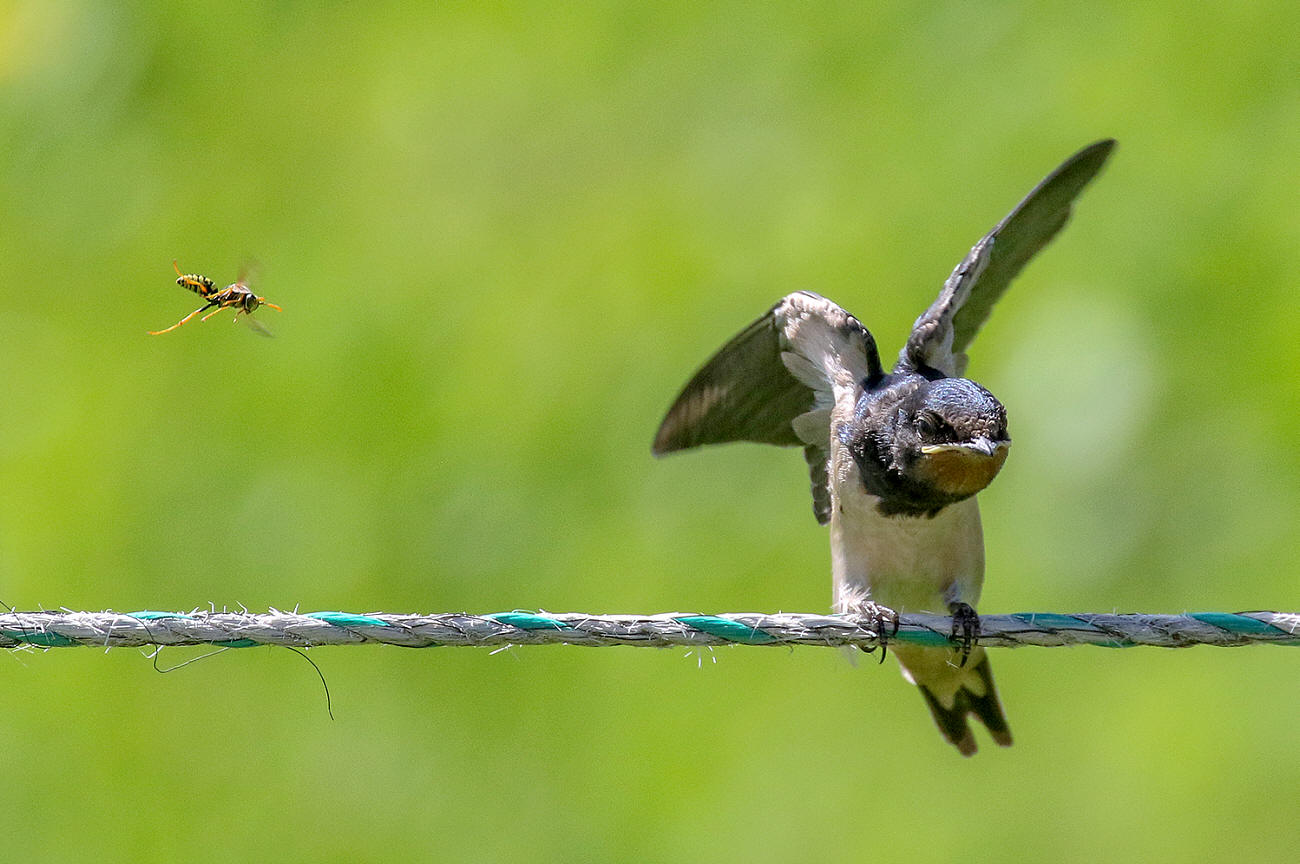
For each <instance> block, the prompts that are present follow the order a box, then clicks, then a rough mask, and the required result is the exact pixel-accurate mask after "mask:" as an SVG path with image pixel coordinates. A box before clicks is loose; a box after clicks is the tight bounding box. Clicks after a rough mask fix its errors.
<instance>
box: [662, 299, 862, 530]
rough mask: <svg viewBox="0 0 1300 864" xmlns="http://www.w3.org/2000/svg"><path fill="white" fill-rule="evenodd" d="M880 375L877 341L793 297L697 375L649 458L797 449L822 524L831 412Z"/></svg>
mask: <svg viewBox="0 0 1300 864" xmlns="http://www.w3.org/2000/svg"><path fill="white" fill-rule="evenodd" d="M881 374H882V371H881V367H880V357H879V355H878V354H877V352H876V343H875V340H874V339H872V338H871V334H870V333H869V332H868V331H867V328H865V327H863V326H862V324H861V323H859V322H858V320H857V319H856V318H854V317H853V316H852V315H850V314H849V313H847V312H845V311H844V310H843V309H841V308H840V307H839V306H838V305H836V304H835V303H832V302H831V301H830V300H827V299H826V298H825V297H821V296H819V295H817V294H813V293H812V292H810V291H799V292H796V293H794V294H790V295H788V296H787V297H785V298H783V299H782V300H781V302H779V303H777V304H776V305H775V306H773V307H772V309H771V310H770V311H768V312H767V314H765V315H763V316H762V317H761V318H759V319H758V320H757V321H755V322H754V323H753V324H750V325H749V326H748V327H746V328H745V329H744V330H742V331H741V332H740V333H739V334H737V335H736V337H735V338H733V339H732V340H731V341H730V342H728V343H727V344H726V345H724V346H723V347H722V350H721V351H719V352H718V353H717V354H715V355H714V356H713V358H712V359H711V360H709V362H708V363H706V364H704V367H703V368H702V369H700V371H699V372H697V373H695V377H694V378H692V379H691V380H690V382H689V383H688V384H687V385H686V386H685V387H684V388H683V389H682V392H681V394H680V395H679V396H678V397H677V400H676V401H675V402H674V403H673V405H672V407H671V408H669V409H668V414H667V415H666V416H665V417H664V420H663V423H661V424H660V425H659V431H658V433H657V434H656V435H655V440H654V448H653V449H654V454H655V455H656V456H662V455H664V454H665V453H671V452H673V451H675V450H686V449H688V448H691V447H698V446H700V445H703V444H721V443H723V442H727V441H757V442H759V443H761V444H776V445H778V446H802V447H803V448H804V455H805V457H806V458H807V460H808V465H809V469H810V470H811V473H812V486H813V509H814V512H815V513H816V515H817V519H818V521H819V522H822V523H823V524H824V523H825V522H826V521H827V520H829V519H830V492H829V490H828V488H827V484H826V470H827V469H826V460H827V457H828V454H829V450H830V423H831V409H832V408H833V407H834V406H835V403H836V401H837V400H838V399H843V398H848V399H855V398H856V395H855V394H856V393H858V392H861V388H862V386H863V385H864V383H865V382H867V381H874V380H877V379H879V378H880V377H881ZM850 404H852V403H850Z"/></svg>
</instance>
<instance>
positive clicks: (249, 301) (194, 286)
mask: <svg viewBox="0 0 1300 864" xmlns="http://www.w3.org/2000/svg"><path fill="white" fill-rule="evenodd" d="M172 269H173V270H175V271H176V284H177V285H180V286H181V287H182V288H188V289H190V290H191V291H193V292H194V293H195V294H197V295H199V296H200V297H202V298H203V299H204V300H206V301H208V302H207V303H206V304H205V305H203V306H200V307H199V308H198V309H195V310H194V311H193V312H191V313H190V314H188V315H186V316H185V317H184V318H182V319H181V320H179V321H177V322H176V323H175V324H173V325H172V326H170V327H168V328H167V329H166V330H150V331H149V335H150V336H161V335H162V334H163V333H170V332H171V331H173V330H175V329H176V328H177V327H179V326H181V325H182V324H184V323H185V322H186V321H188V320H190V319H191V318H193V317H194V316H195V315H198V314H200V313H202V312H207V310H209V309H211V310H212V311H211V312H208V314H207V315H204V316H203V317H202V318H200V319H199V320H200V321H207V320H208V319H209V318H211V317H212V316H213V315H216V314H217V313H218V312H220V311H221V310H222V309H229V308H231V307H234V310H235V319H236V320H238V319H239V315H240V313H241V312H242V313H243V314H244V315H245V316H246V317H245V319H244V320H246V321H247V322H248V326H250V327H252V328H253V329H254V330H256V331H257V332H258V333H260V334H262V335H263V336H270V335H271V331H269V330H267V329H266V328H265V327H264V326H262V323H261V322H260V321H258V320H257V319H256V318H253V317H252V313H253V310H254V309H256V308H257V307H258V306H270V307H271V308H272V309H277V310H278V309H280V307H279V306H277V305H275V304H274V303H271V302H270V301H268V300H267V299H266V298H265V297H259V296H258V295H256V294H254V293H253V291H252V289H251V288H249V287H248V284H247V283H246V282H245V281H244V279H245V277H244V276H243V275H241V276H240V277H239V280H238V281H236V282H232V283H231V284H229V285H227V286H226V287H225V288H222V289H221V290H220V291H214V290H213V288H215V287H216V283H215V282H213V281H212V280H211V279H209V278H208V277H207V276H200V275H198V274H197V273H182V272H181V268H180V266H179V265H178V264H177V263H176V261H175V260H174V259H173V260H172ZM214 307H215V308H214Z"/></svg>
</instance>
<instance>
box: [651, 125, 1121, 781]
mask: <svg viewBox="0 0 1300 864" xmlns="http://www.w3.org/2000/svg"><path fill="white" fill-rule="evenodd" d="M1115 147H1116V142H1115V141H1114V140H1113V139H1109V138H1108V139H1103V140H1100V141H1097V142H1095V143H1093V144H1090V145H1088V146H1087V147H1084V148H1083V149H1082V150H1080V151H1078V152H1077V153H1075V154H1074V155H1072V156H1070V157H1069V158H1068V159H1066V160H1065V161H1064V162H1062V163H1061V164H1060V165H1059V166H1058V167H1057V168H1056V169H1055V170H1054V171H1052V172H1051V173H1050V174H1048V175H1047V177H1045V178H1044V179H1043V180H1042V181H1041V182H1040V183H1039V184H1038V185H1037V186H1035V187H1034V188H1033V189H1032V190H1031V191H1030V192H1029V194H1028V195H1026V196H1025V197H1024V199H1023V200H1021V201H1020V203H1019V204H1018V205H1017V206H1016V207H1015V208H1014V209H1013V210H1012V211H1011V212H1010V214H1008V215H1007V216H1006V217H1005V218H1004V219H1002V221H1000V222H999V223H998V224H997V225H996V226H994V228H993V229H992V230H991V231H989V232H988V233H987V234H985V235H984V236H983V237H982V238H981V239H980V240H979V242H977V243H976V244H975V245H974V246H973V247H972V248H971V250H970V252H969V254H967V255H966V257H965V258H963V259H962V261H961V263H959V264H958V265H957V267H956V268H955V269H954V270H953V271H952V274H951V275H950V276H949V277H948V278H947V280H946V281H945V282H944V283H943V287H942V289H941V290H940V291H939V296H938V298H937V299H935V301H934V302H933V303H932V304H930V306H929V308H927V309H926V310H925V311H924V312H922V313H921V315H920V317H918V318H917V319H916V322H915V323H914V324H913V326H912V331H911V333H910V334H909V335H908V337H907V341H906V343H905V344H904V345H903V347H902V349H901V350H900V351H899V355H898V360H897V361H896V362H895V363H894V365H893V367H892V369H891V370H890V371H888V372H886V371H885V368H884V366H883V364H882V363H881V360H880V354H879V351H878V350H877V347H876V341H875V339H874V338H873V336H872V334H871V332H870V331H869V330H868V329H867V328H866V327H864V326H863V325H862V323H861V322H860V321H859V320H858V319H857V318H855V317H854V316H853V315H851V314H849V313H848V312H846V311H845V310H844V309H843V308H841V307H840V306H839V305H838V304H836V303H835V302H833V301H831V300H828V299H826V298H825V297H822V296H820V295H818V294H815V293H813V292H811V291H796V292H794V293H792V294H789V295H787V296H786V297H784V298H782V299H781V300H780V301H779V302H777V303H776V305H775V306H773V307H772V308H771V309H770V310H769V311H768V312H767V313H766V314H764V315H763V316H761V317H760V318H758V319H757V320H756V321H754V322H753V323H752V324H750V325H749V326H748V327H746V328H745V329H744V330H742V331H740V333H739V334H737V335H736V336H735V337H734V338H732V339H731V340H730V341H729V342H727V344H726V345H724V346H723V347H722V348H721V349H720V350H719V351H718V352H717V353H716V354H715V355H714V356H713V357H712V358H711V359H710V360H709V361H708V362H706V363H705V364H704V366H703V367H701V368H700V369H699V371H698V372H696V374H695V376H694V377H693V378H691V379H690V381H689V382H688V383H687V384H686V386H685V387H683V388H682V391H681V393H680V395H678V397H677V399H676V400H675V401H674V402H673V404H672V406H671V407H670V408H669V409H668V412H667V414H666V415H665V417H664V419H663V422H662V423H661V424H660V426H659V429H658V432H657V433H656V435H655V438H654V444H653V447H652V452H653V453H654V455H655V456H663V455H665V454H668V453H672V452H675V451H680V450H687V449H691V448H695V447H700V446H703V445H710V444H721V443H726V442H731V441H752V442H758V443H762V444H772V445H777V446H791V447H799V448H801V449H802V450H803V453H804V457H805V460H806V462H807V465H808V469H809V473H810V475H811V481H812V483H811V485H812V499H813V513H814V515H815V516H816V517H817V521H818V523H820V524H822V525H828V526H829V532H830V546H831V564H832V568H831V569H832V578H833V592H834V598H833V599H834V608H835V610H836V612H839V613H846V614H860V615H866V616H870V618H871V620H872V621H873V622H875V625H876V626H875V629H876V630H877V632H879V633H880V634H881V635H882V636H884V637H886V639H887V637H888V630H889V626H888V625H889V623H890V619H889V618H888V616H892V623H893V625H894V627H895V632H896V627H897V621H898V619H897V615H898V614H899V613H934V614H949V615H951V616H952V617H953V622H954V624H953V635H952V639H951V640H950V641H951V643H952V644H951V646H950V647H920V646H917V645H914V644H907V643H903V642H901V641H898V640H896V641H894V642H892V643H888V644H889V648H890V649H892V653H893V654H894V655H895V656H896V657H897V658H898V660H899V663H900V665H901V667H902V673H903V677H904V678H905V679H907V680H908V681H909V682H911V683H912V684H915V685H916V686H917V687H918V688H919V689H920V692H921V695H922V696H923V697H924V700H925V703H926V705H927V706H928V707H929V709H930V712H931V714H932V716H933V718H934V721H935V724H936V725H937V726H938V728H939V732H940V734H941V735H942V736H943V738H944V739H945V740H946V741H947V742H948V743H950V744H952V745H953V746H954V747H955V748H956V749H957V750H958V751H959V752H960V753H961V754H962V755H963V756H971V755H973V754H974V753H975V752H976V750H977V744H976V740H975V736H974V734H973V733H972V731H971V724H970V723H969V720H968V718H970V717H971V716H973V717H974V718H976V719H977V720H978V721H979V722H980V723H982V724H983V725H984V727H985V728H986V729H987V730H988V733H989V734H990V736H991V737H992V739H993V741H994V742H996V743H997V744H999V745H1001V746H1004V747H1006V746H1010V745H1011V741H1012V738H1011V730H1010V727H1009V726H1008V724H1007V720H1006V716H1005V714H1004V713H1003V710H1002V705H1001V702H1000V700H999V697H998V692H997V689H996V687H995V685H994V681H993V672H992V670H991V668H990V665H989V660H988V657H987V656H986V654H985V652H984V649H983V648H981V647H979V646H978V644H973V643H974V642H975V640H976V639H977V637H978V632H979V616H978V614H977V613H976V612H975V606H976V604H977V603H978V602H979V597H980V591H981V588H982V586H983V582H984V534H983V528H982V527H981V523H980V513H979V506H978V504H977V500H976V495H977V493H979V492H980V491H981V490H983V489H984V488H986V487H987V486H988V485H989V483H990V482H992V480H993V478H994V477H995V476H997V474H998V472H999V471H1000V470H1001V468H1002V466H1003V464H1004V463H1005V461H1006V458H1007V454H1008V452H1009V448H1010V446H1011V437H1010V435H1009V433H1008V431H1007V412H1006V408H1005V407H1004V406H1003V405H1002V403H1001V402H999V401H998V399H997V398H996V397H995V396H994V395H993V394H992V393H990V392H989V391H988V390H987V389H985V388H984V387H983V386H982V385H980V384H978V383H976V382H975V381H972V380H970V379H969V378H966V377H964V375H965V372H966V366H967V356H966V349H967V348H968V347H969V345H970V343H971V340H972V339H974V337H975V335H976V333H978V332H979V330H980V327H981V326H982V325H983V324H984V322H985V321H986V320H987V318H988V316H989V313H990V312H991V311H992V309H993V306H994V305H995V304H996V303H997V302H998V300H999V299H1001V297H1002V295H1003V294H1004V293H1005V291H1006V289H1007V287H1008V286H1009V285H1010V283H1011V281H1012V279H1013V278H1014V277H1015V276H1016V275H1017V274H1018V273H1019V272H1020V271H1021V269H1023V268H1024V266H1025V265H1026V264H1027V263H1028V262H1029V260H1030V259H1031V258H1032V257H1033V256H1034V255H1035V254H1037V253H1038V252H1039V251H1040V250H1041V249H1043V248H1044V247H1045V246H1046V245H1047V244H1048V243H1050V242H1051V240H1052V239H1053V238H1054V237H1055V236H1056V234H1057V233H1058V232H1059V231H1060V230H1061V228H1062V227H1063V226H1064V225H1065V223H1066V222H1067V220H1068V219H1069V217H1070V212H1071V209H1072V206H1073V204H1074V202H1075V199H1076V198H1077V197H1078V196H1079V194H1080V193H1081V192H1082V191H1083V189H1084V187H1085V186H1087V185H1088V184H1089V182H1091V181H1092V180H1093V178H1094V177H1096V176H1097V174H1098V172H1100V171H1101V169H1102V166H1103V165H1105V164H1106V161H1107V159H1108V158H1109V157H1110V155H1111V153H1112V151H1113V150H1114V149H1115ZM882 644H886V643H882ZM881 659H882V661H883V655H882V658H881Z"/></svg>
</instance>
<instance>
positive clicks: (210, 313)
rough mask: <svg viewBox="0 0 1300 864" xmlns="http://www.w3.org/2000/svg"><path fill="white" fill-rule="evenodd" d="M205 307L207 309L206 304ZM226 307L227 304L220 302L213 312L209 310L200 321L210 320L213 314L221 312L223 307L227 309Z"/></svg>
mask: <svg viewBox="0 0 1300 864" xmlns="http://www.w3.org/2000/svg"><path fill="white" fill-rule="evenodd" d="M203 308H204V309H206V308H207V307H206V306H205V307H203ZM225 308H226V307H225V304H219V305H218V306H217V308H216V309H213V310H212V311H211V312H209V313H208V314H207V315H204V316H203V317H202V318H200V319H199V321H207V320H208V319H209V318H211V317H212V316H213V315H216V314H217V313H218V312H220V311H221V310H222V309H225ZM200 311H202V310H200ZM235 314H239V313H235Z"/></svg>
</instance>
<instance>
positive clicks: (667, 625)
mask: <svg viewBox="0 0 1300 864" xmlns="http://www.w3.org/2000/svg"><path fill="white" fill-rule="evenodd" d="M879 621H880V619H879V618H878V617H874V616H856V615H805V614H798V613H777V614H766V613H761V612H730V613H725V614H721V615H694V614H684V613H667V614H662V615H586V614H582V613H573V612H570V613H563V614H552V613H547V612H522V611H516V612H497V613H493V614H490V615H470V614H468V613H450V614H437V615H396V614H388V613H372V614H365V615H358V614H353V613H347V612H310V613H305V614H299V613H296V612H281V611H279V610H275V609H272V610H271V611H270V612H267V613H260V614H253V613H249V612H227V611H222V612H217V611H215V610H210V611H195V612H187V613H182V612H154V611H143V612H130V613H119V612H69V611H60V612H9V613H0V648H20V647H24V646H35V647H40V648H66V647H72V646H79V645H82V646H98V647H101V648H112V647H131V646H142V645H218V646H224V647H231V648H245V647H251V646H254V645H285V646H290V647H293V648H311V647H317V646H323V645H361V644H367V643H373V644H380V645H399V646H402V647H406V648H432V647H435V646H455V645H552V644H565V645H586V646H591V647H602V646H606V645H639V646H658V647H662V646H670V645H688V646H700V645H821V646H845V645H852V646H858V647H861V648H873V647H876V646H879V645H880V644H881V641H882V640H881V634H880V633H878V632H877V631H876V630H875V629H873V627H876V626H878V624H879ZM952 627H953V625H952V619H951V618H949V617H947V616H943V615H902V616H900V617H899V621H898V629H897V632H895V631H894V629H893V627H892V622H891V624H890V626H888V627H886V628H884V629H885V631H886V632H885V634H884V636H885V641H886V642H894V641H897V642H905V643H909V644H914V645H926V646H935V647H943V646H949V645H953V644H954V641H953V639H952V637H951V634H952ZM976 641H977V642H978V644H980V645H983V646H985V647H987V648H995V647H1015V646H1019V645H1037V646H1042V647H1054V646H1060V645H1101V646H1104V647H1109V648H1127V647H1131V646H1136V645H1152V646H1157V647H1161V648H1186V647H1189V646H1192V645H1216V646H1220V647H1231V646H1237V645H1251V644H1257V643H1269V644H1274V645H1300V613H1294V612H1237V613H1228V612H1198V613H1191V614H1186V615H1114V614H1109V615H1108V614H1088V613H1084V614H1076V615H1063V614H1058V613H1052V612H1023V613H1019V614H1015V615H983V616H981V617H980V633H979V635H978V638H977V640H976Z"/></svg>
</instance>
